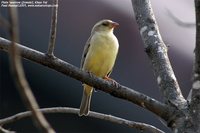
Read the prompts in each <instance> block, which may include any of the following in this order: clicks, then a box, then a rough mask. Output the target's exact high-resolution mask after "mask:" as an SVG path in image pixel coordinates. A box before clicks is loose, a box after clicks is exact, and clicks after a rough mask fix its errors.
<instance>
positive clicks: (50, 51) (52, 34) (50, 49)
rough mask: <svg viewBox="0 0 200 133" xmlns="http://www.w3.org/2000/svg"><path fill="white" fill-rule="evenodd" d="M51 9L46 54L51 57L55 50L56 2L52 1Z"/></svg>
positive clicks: (56, 0) (55, 0)
mask: <svg viewBox="0 0 200 133" xmlns="http://www.w3.org/2000/svg"><path fill="white" fill-rule="evenodd" d="M53 4H54V5H55V6H54V7H52V16H51V29H50V37H49V46H48V51H47V54H48V55H50V56H53V51H54V48H55V42H56V30H57V18H58V0H53Z"/></svg>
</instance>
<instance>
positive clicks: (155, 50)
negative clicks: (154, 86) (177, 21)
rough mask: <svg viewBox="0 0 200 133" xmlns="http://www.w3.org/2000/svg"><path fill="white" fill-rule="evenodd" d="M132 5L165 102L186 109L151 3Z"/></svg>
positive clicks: (142, 1) (141, 0) (136, 1)
mask: <svg viewBox="0 0 200 133" xmlns="http://www.w3.org/2000/svg"><path fill="white" fill-rule="evenodd" d="M132 5H133V9H134V12H135V18H136V21H137V24H138V27H139V30H140V34H141V36H142V39H143V42H144V46H145V49H146V53H147V55H148V56H149V58H150V60H151V62H152V65H153V71H154V74H155V76H156V77H157V82H158V85H159V87H160V89H161V92H162V94H163V96H164V100H165V102H166V103H172V104H173V105H175V106H178V107H184V106H185V104H186V100H185V99H184V97H183V96H182V93H181V90H180V88H179V85H178V82H177V80H176V77H175V74H174V72H173V69H172V67H171V64H170V61H169V58H168V55H167V47H166V45H165V44H164V42H163V40H162V38H161V35H160V32H159V29H158V26H157V22H156V20H155V17H154V14H153V10H152V7H151V3H150V1H149V0H132Z"/></svg>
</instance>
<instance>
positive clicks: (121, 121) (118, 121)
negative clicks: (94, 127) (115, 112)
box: [0, 107, 164, 133]
mask: <svg viewBox="0 0 200 133" xmlns="http://www.w3.org/2000/svg"><path fill="white" fill-rule="evenodd" d="M40 111H41V112H42V113H45V114H49V113H51V114H52V113H67V114H77V115H78V112H79V109H76V108H69V107H54V108H43V109H40ZM31 115H32V113H31V112H30V111H26V112H21V113H18V114H15V115H13V116H10V117H7V118H4V119H0V125H6V124H10V123H13V122H16V121H18V120H21V119H23V118H26V117H30V116H31ZM88 116H89V117H92V118H97V119H101V120H105V121H109V122H112V123H116V124H120V125H124V126H127V127H129V128H134V129H138V130H140V131H148V132H152V133H164V132H163V131H161V130H160V129H158V128H156V127H154V126H152V125H149V124H145V123H140V122H135V121H129V120H126V119H123V118H119V117H116V116H112V115H107V114H102V113H97V112H93V111H90V112H89V115H88Z"/></svg>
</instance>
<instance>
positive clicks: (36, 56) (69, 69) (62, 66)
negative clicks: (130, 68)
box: [0, 37, 174, 121]
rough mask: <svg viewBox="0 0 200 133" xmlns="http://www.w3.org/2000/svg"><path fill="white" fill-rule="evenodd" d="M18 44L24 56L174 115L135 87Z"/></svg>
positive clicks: (0, 45)
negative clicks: (117, 82)
mask: <svg viewBox="0 0 200 133" xmlns="http://www.w3.org/2000/svg"><path fill="white" fill-rule="evenodd" d="M16 46H17V47H18V48H19V50H20V51H21V56H22V57H24V58H26V59H29V60H31V61H34V62H36V63H38V64H41V65H44V66H47V67H49V68H51V69H53V70H56V71H58V72H60V73H62V74H65V75H68V76H70V77H72V78H74V79H77V80H79V81H81V82H84V83H86V84H88V85H91V86H94V87H95V88H96V89H99V90H102V91H104V92H107V93H110V94H111V95H113V96H115V97H118V98H121V99H125V100H127V101H130V102H132V103H134V104H137V105H139V106H141V107H143V108H146V109H148V110H149V111H151V112H153V113H154V114H156V115H158V116H159V117H161V118H162V119H164V120H166V121H167V120H168V119H169V118H170V115H172V113H173V111H174V109H172V108H169V107H168V106H167V105H165V104H163V103H161V102H159V101H157V100H155V99H153V98H151V97H149V96H146V95H144V94H142V93H139V92H137V91H135V90H133V89H130V88H128V87H125V86H122V85H119V84H118V85H117V86H116V85H114V84H112V83H111V82H108V81H105V80H103V79H100V78H98V77H96V76H94V75H93V76H92V77H91V74H89V73H87V72H84V71H82V70H80V69H79V68H77V67H75V66H73V65H71V64H69V63H67V62H65V61H63V60H61V59H58V58H49V57H48V56H46V54H44V53H41V52H39V51H36V50H33V49H30V48H28V47H25V46H22V45H20V44H17V45H16ZM9 47H10V41H9V40H6V39H4V38H1V37H0V49H2V50H4V51H6V52H7V51H8V49H9Z"/></svg>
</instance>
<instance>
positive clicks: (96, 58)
mask: <svg viewBox="0 0 200 133" xmlns="http://www.w3.org/2000/svg"><path fill="white" fill-rule="evenodd" d="M104 42H105V41H104V40H103V42H102V39H101V41H99V42H98V41H95V43H96V44H95V45H92V44H91V46H90V50H89V51H88V54H87V56H86V59H85V62H84V65H83V70H86V71H89V72H91V73H93V74H95V75H96V76H98V77H104V76H106V75H107V74H108V73H109V72H110V71H111V70H112V68H113V66H114V63H115V60H116V56H117V52H118V42H117V45H116V44H115V43H116V42H113V41H110V42H109V41H107V42H109V43H110V44H106V43H104Z"/></svg>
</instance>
